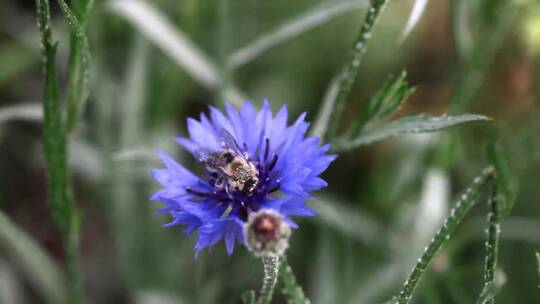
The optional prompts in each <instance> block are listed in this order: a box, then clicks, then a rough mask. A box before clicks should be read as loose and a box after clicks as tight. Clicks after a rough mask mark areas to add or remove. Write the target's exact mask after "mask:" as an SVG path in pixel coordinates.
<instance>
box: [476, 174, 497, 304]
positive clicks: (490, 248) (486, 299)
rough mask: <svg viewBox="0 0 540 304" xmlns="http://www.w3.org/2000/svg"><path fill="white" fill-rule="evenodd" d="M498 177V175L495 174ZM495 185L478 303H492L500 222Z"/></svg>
mask: <svg viewBox="0 0 540 304" xmlns="http://www.w3.org/2000/svg"><path fill="white" fill-rule="evenodd" d="M497 178H498V176H497ZM498 194H499V193H498V192H497V185H496V184H495V186H493V189H492V193H491V196H490V198H489V213H488V229H487V241H486V262H485V270H484V288H483V289H482V292H481V293H480V296H479V297H478V300H477V303H478V304H494V303H495V300H494V297H495V292H496V291H497V288H496V284H495V268H496V267H497V258H498V252H499V237H500V234H501V228H500V225H501V224H500V222H501V214H500V211H501V210H500V207H499V205H498V204H499V200H498V199H497V195H498Z"/></svg>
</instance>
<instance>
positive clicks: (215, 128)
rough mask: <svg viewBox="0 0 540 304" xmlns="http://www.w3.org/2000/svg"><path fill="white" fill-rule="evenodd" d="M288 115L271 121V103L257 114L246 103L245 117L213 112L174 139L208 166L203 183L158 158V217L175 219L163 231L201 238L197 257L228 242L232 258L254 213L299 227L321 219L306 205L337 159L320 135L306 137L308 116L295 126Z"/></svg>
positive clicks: (229, 110)
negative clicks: (302, 219) (299, 221)
mask: <svg viewBox="0 0 540 304" xmlns="http://www.w3.org/2000/svg"><path fill="white" fill-rule="evenodd" d="M287 116H288V114H287V107H286V106H283V107H281V109H280V110H279V111H278V113H277V114H276V115H275V116H273V115H272V110H271V109H270V106H269V104H268V102H266V101H265V102H264V105H263V107H262V109H261V110H260V111H258V112H257V111H256V110H255V108H254V107H253V105H252V104H251V103H250V102H246V103H245V104H244V105H243V106H242V108H241V109H240V110H239V111H237V110H236V109H235V108H233V107H232V106H230V105H226V113H225V114H224V113H222V112H221V111H219V110H218V109H216V108H214V107H210V119H209V118H208V117H207V116H206V115H205V114H204V113H201V116H200V120H195V119H192V118H188V120H187V125H188V131H189V139H188V138H182V137H178V138H177V139H176V140H177V142H178V143H179V144H180V145H181V146H182V147H183V148H184V149H186V150H187V151H188V152H190V153H191V154H192V155H193V156H194V157H195V158H196V159H197V160H198V161H199V162H200V163H201V164H202V165H203V167H204V168H205V174H204V176H203V177H199V176H196V175H195V174H193V173H192V172H191V171H189V170H188V169H186V168H185V167H183V166H182V165H180V164H179V163H177V162H176V161H175V160H173V159H172V158H171V157H170V156H168V155H167V154H165V153H163V152H161V151H159V152H158V154H159V156H160V157H161V159H162V160H163V162H164V164H165V168H163V169H154V170H153V172H152V173H153V176H154V178H155V179H156V180H157V181H158V182H159V183H160V184H161V185H163V187H164V188H163V189H161V190H160V191H158V192H157V193H155V194H154V195H153V196H152V198H151V199H152V200H158V201H161V202H163V203H164V204H165V206H164V207H163V208H162V209H160V210H159V211H158V212H159V213H168V214H170V215H172V217H173V220H172V221H171V222H170V223H168V224H165V225H164V226H165V227H171V226H175V225H184V228H183V231H184V232H185V233H186V234H187V235H191V234H192V233H193V232H196V231H198V232H199V236H198V241H197V244H196V245H195V254H196V255H198V254H199V252H200V251H201V250H202V249H203V248H205V247H210V246H213V245H214V244H216V243H217V242H219V241H221V240H222V239H225V245H226V247H227V252H228V253H229V254H231V253H232V252H233V250H234V245H235V242H236V241H238V242H239V243H242V244H245V240H244V232H243V227H244V224H245V223H246V221H247V219H248V216H249V215H250V214H251V213H253V212H255V211H259V210H261V209H271V210H274V211H276V212H278V213H279V214H281V215H282V216H283V218H284V219H285V220H286V221H287V223H288V224H289V225H290V226H291V227H293V228H296V227H297V225H296V223H294V222H293V221H292V220H291V216H312V215H315V212H314V211H313V210H312V209H311V208H309V207H308V206H307V205H306V202H307V200H309V199H313V197H312V196H311V194H310V192H311V191H315V190H318V189H321V188H324V187H326V186H327V183H326V182H325V181H324V180H323V179H321V178H320V177H319V175H320V174H321V173H322V172H323V171H324V170H326V168H327V167H328V165H329V164H330V163H331V162H332V161H333V160H334V159H335V158H336V156H335V155H329V154H326V153H327V151H328V150H329V148H330V146H329V145H324V146H322V147H321V146H320V145H319V139H318V138H317V137H306V131H307V129H308V127H309V124H308V123H307V122H305V120H304V119H305V116H306V114H305V113H304V114H302V115H300V117H298V119H297V120H296V121H295V122H294V124H292V125H290V126H288V125H287Z"/></svg>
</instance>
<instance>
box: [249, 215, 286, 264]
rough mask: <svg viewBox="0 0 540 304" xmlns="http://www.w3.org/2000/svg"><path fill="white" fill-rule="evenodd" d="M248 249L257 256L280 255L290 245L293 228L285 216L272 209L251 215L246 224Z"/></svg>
mask: <svg viewBox="0 0 540 304" xmlns="http://www.w3.org/2000/svg"><path fill="white" fill-rule="evenodd" d="M244 236H245V239H246V245H247V247H248V249H249V250H250V251H251V252H253V254H255V256H257V257H279V256H282V255H283V253H285V250H286V249H287V247H289V237H290V236H291V228H290V227H289V225H288V224H287V223H286V222H285V219H284V218H283V216H282V215H281V214H279V213H277V212H275V211H273V210H270V209H262V210H259V211H257V212H253V213H251V214H250V215H249V219H248V222H247V223H246V225H245V226H244Z"/></svg>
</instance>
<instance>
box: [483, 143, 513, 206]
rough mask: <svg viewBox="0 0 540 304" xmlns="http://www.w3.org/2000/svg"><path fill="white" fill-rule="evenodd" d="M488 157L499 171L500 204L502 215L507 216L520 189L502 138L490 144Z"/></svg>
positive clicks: (498, 198)
mask: <svg viewBox="0 0 540 304" xmlns="http://www.w3.org/2000/svg"><path fill="white" fill-rule="evenodd" d="M487 153H488V157H489V160H490V161H491V163H492V164H493V166H495V170H496V172H497V179H496V183H497V189H498V192H497V196H496V199H497V200H498V206H499V208H501V210H500V213H501V216H507V215H508V214H509V213H510V211H511V210H512V208H513V206H514V203H515V201H516V198H517V194H518V190H519V180H518V178H517V176H516V174H515V172H514V171H513V170H512V168H511V166H510V162H509V159H508V153H507V152H506V151H505V149H504V147H503V146H502V144H501V142H500V140H497V139H494V140H492V141H491V142H490V144H489V145H488V151H487Z"/></svg>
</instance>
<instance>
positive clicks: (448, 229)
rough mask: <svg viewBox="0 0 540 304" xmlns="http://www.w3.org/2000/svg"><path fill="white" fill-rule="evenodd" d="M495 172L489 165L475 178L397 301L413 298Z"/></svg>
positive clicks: (405, 302) (420, 260) (410, 276)
mask: <svg viewBox="0 0 540 304" xmlns="http://www.w3.org/2000/svg"><path fill="white" fill-rule="evenodd" d="M493 174H494V168H493V167H488V168H486V169H484V170H483V171H482V174H481V175H479V176H478V177H476V178H475V179H474V182H473V185H472V186H471V187H470V188H468V189H467V190H466V192H465V193H464V194H463V195H462V196H461V198H460V199H459V200H458V202H457V204H456V206H455V207H454V208H453V209H452V211H451V212H450V216H448V217H447V218H446V220H445V221H444V224H443V225H442V227H441V228H440V229H439V231H437V234H436V235H435V237H434V238H433V239H432V240H431V242H430V244H429V245H428V246H427V247H426V249H425V250H424V253H423V254H422V256H421V257H420V259H418V263H417V264H416V265H415V266H414V268H413V270H412V272H411V274H410V275H409V277H408V279H407V281H405V285H404V286H403V289H402V290H401V292H400V293H399V296H398V297H397V299H396V301H397V303H399V304H407V303H409V301H410V300H411V297H412V294H413V292H414V289H415V288H416V286H417V284H418V282H419V281H420V279H421V278H422V275H423V274H424V272H425V270H426V268H427V267H428V266H429V264H430V263H431V261H432V260H433V258H434V257H435V255H436V254H437V252H438V251H439V250H440V249H441V247H442V245H443V244H444V242H445V241H446V240H447V239H449V238H450V236H451V235H452V233H453V232H454V230H455V229H456V227H457V225H458V224H459V223H460V222H461V220H463V218H464V217H465V215H466V214H467V212H468V211H469V210H470V209H471V207H472V206H474V204H475V203H476V197H477V196H478V194H479V192H480V189H481V188H482V186H483V185H484V184H485V183H486V182H487V181H488V180H489V179H491V178H492V176H493Z"/></svg>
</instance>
